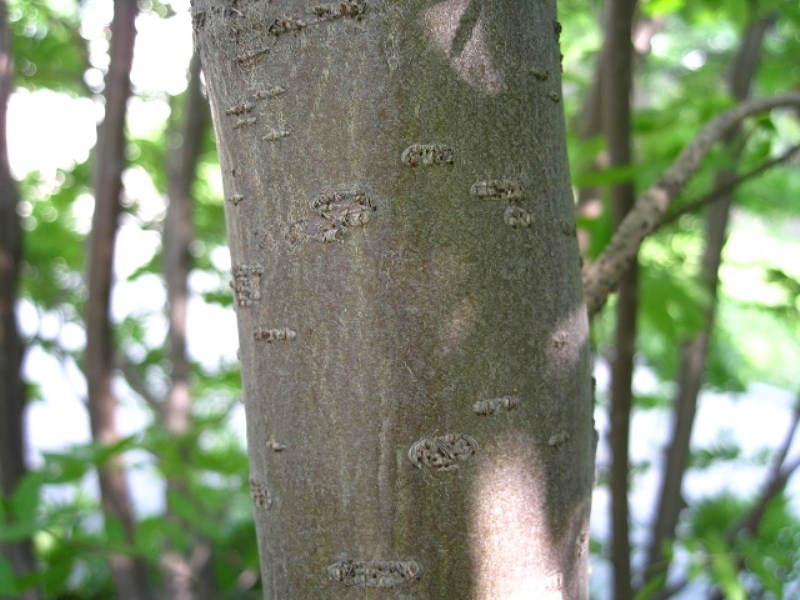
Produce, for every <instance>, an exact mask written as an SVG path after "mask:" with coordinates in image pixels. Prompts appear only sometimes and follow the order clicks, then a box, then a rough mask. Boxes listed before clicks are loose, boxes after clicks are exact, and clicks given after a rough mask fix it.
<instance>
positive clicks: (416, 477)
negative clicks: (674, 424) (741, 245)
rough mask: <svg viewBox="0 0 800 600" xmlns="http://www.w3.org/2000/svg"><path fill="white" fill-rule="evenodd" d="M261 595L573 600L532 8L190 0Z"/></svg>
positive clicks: (569, 312) (564, 425)
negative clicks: (221, 203)
mask: <svg viewBox="0 0 800 600" xmlns="http://www.w3.org/2000/svg"><path fill="white" fill-rule="evenodd" d="M193 20H194V27H195V32H196V41H197V44H198V48H199V50H200V52H201V57H202V62H203V65H204V70H205V74H206V80H207V83H208V86H209V96H210V99H211V103H212V114H213V117H214V122H215V129H216V135H217V142H218V147H219V152H220V159H221V165H222V169H223V180H224V185H225V190H226V200H228V201H227V202H226V217H227V224H228V234H229V240H230V246H231V258H232V264H233V278H234V280H233V283H232V285H233V288H234V293H235V297H236V298H235V299H236V305H237V312H238V322H239V337H240V345H241V349H240V355H241V361H242V370H243V378H244V388H245V399H246V410H247V424H248V445H249V455H250V461H251V474H250V476H251V491H252V496H253V501H254V504H255V509H256V522H257V531H258V537H259V547H260V552H261V571H262V577H263V584H264V594H265V598H268V599H279V598H337V599H338V598H359V599H361V598H364V594H365V590H364V589H361V588H373V587H379V588H386V589H385V590H384V594H383V595H382V596H381V597H386V598H401V597H408V594H413V595H414V597H420V598H437V599H445V598H447V599H450V598H475V599H486V600H488V599H490V598H491V599H493V600H494V599H501V598H531V597H536V598H570V599H572V598H586V597H588V585H587V550H588V547H587V546H588V535H589V530H588V517H589V508H590V500H591V492H592V482H593V433H592V425H591V422H592V402H591V378H590V372H589V359H588V348H587V341H588V338H587V318H586V309H585V304H584V300H583V292H582V288H581V279H580V270H579V254H578V247H577V243H576V240H575V237H574V217H573V213H574V208H573V201H572V195H571V191H570V183H569V173H568V168H567V161H566V151H565V132H564V119H563V111H562V107H561V104H560V98H561V96H560V93H561V86H560V66H559V50H558V42H557V40H558V34H559V31H560V26H559V24H558V23H557V22H556V20H555V3H554V2H536V3H532V2H523V1H521V0H513V1H512V0H502V1H500V0H484V1H482V2H479V1H476V0H473V1H468V0H446V1H444V2H439V3H435V4H432V3H430V2H407V3H394V2H370V3H368V4H367V3H364V2H333V3H329V2H327V3H321V4H319V5H318V6H313V7H312V6H310V5H309V3H307V2H300V1H298V0H294V1H282V2H279V1H275V2H271V3H265V2H250V3H245V2H242V1H239V2H227V1H213V0H197V1H196V2H195V6H194V12H193Z"/></svg>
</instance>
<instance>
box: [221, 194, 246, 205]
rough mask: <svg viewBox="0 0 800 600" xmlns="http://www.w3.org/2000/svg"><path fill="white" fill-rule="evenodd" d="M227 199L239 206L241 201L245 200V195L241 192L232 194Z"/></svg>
mask: <svg viewBox="0 0 800 600" xmlns="http://www.w3.org/2000/svg"><path fill="white" fill-rule="evenodd" d="M225 200H227V201H228V202H230V203H231V204H233V205H234V206H239V202H241V201H242V200H244V196H242V195H241V194H231V195H230V196H228V197H227V198H225Z"/></svg>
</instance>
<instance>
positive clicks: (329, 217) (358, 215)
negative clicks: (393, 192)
mask: <svg viewBox="0 0 800 600" xmlns="http://www.w3.org/2000/svg"><path fill="white" fill-rule="evenodd" d="M308 208H309V209H310V210H311V211H312V213H313V216H312V218H310V219H301V220H299V221H295V222H294V223H292V224H291V225H289V229H288V231H287V234H286V239H287V241H289V243H290V244H293V245H294V244H300V243H306V242H309V241H317V242H323V243H325V242H335V241H339V240H342V239H343V238H344V236H345V234H346V233H347V232H348V230H349V229H351V228H353V227H364V226H365V225H366V224H367V223H368V222H369V220H370V213H372V212H374V211H375V210H376V207H375V205H373V204H372V199H371V198H370V197H369V196H368V195H367V192H366V191H364V190H363V189H362V188H360V187H359V188H356V189H355V190H353V191H350V190H339V191H334V192H329V193H326V194H321V195H319V196H315V197H314V198H312V199H311V200H310V201H309V203H308Z"/></svg>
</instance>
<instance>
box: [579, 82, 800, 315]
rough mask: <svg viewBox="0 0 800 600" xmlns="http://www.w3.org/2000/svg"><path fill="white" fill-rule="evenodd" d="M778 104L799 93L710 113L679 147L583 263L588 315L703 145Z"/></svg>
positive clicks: (798, 99) (693, 166)
mask: <svg viewBox="0 0 800 600" xmlns="http://www.w3.org/2000/svg"><path fill="white" fill-rule="evenodd" d="M782 106H800V92H793V93H790V94H784V95H781V96H775V97H773V98H761V99H757V100H750V101H746V102H742V103H741V104H739V105H737V106H735V107H734V108H731V109H730V110H728V111H725V112H724V113H722V114H720V115H719V116H717V117H715V118H714V119H712V120H711V121H710V122H709V123H708V124H707V125H706V126H705V127H704V128H703V129H702V130H701V131H700V133H699V134H698V135H697V136H696V137H695V138H694V139H693V140H692V141H691V142H690V143H689V144H688V145H687V146H686V147H685V148H684V149H683V151H682V152H681V153H680V155H679V156H678V157H677V158H676V159H675V161H674V162H673V163H672V165H671V166H670V167H669V168H668V169H667V171H666V172H665V173H664V175H663V176H662V177H661V179H659V180H658V182H656V183H655V184H653V185H652V186H650V187H649V188H648V189H647V190H646V191H645V192H644V193H643V194H642V195H641V196H640V197H639V199H638V201H637V202H636V206H635V207H634V209H633V210H632V211H631V212H630V213H629V214H628V216H627V217H626V218H625V220H624V221H623V222H622V224H621V225H620V227H619V228H618V229H617V231H616V233H615V234H614V236H613V237H612V238H611V241H610V242H609V244H608V246H606V248H605V250H603V253H602V254H601V255H600V257H599V258H598V259H597V260H596V261H595V262H594V263H592V264H591V265H587V266H586V267H584V271H583V284H584V289H585V293H586V305H587V309H588V311H589V316H590V317H591V316H594V315H595V314H596V313H597V312H598V311H599V310H600V309H601V308H602V307H603V305H604V304H605V302H606V299H607V298H608V295H609V294H610V293H611V291H612V290H613V289H614V288H616V286H617V284H618V282H619V279H620V277H621V276H622V274H623V273H624V272H625V271H626V270H627V267H628V262H629V261H630V260H631V258H632V257H633V256H635V254H636V252H637V251H638V249H639V246H640V245H641V243H642V240H643V239H644V238H645V237H646V236H648V235H649V234H650V233H652V232H653V230H654V229H655V228H656V226H657V225H658V224H659V223H660V222H661V219H662V218H663V217H664V214H665V213H666V211H667V208H668V207H669V205H670V203H671V202H672V201H673V200H674V199H675V198H676V197H677V195H678V194H679V193H680V191H681V189H683V187H684V186H685V185H686V182H688V181H689V179H690V178H691V177H692V176H693V175H694V173H695V172H696V171H697V169H698V168H699V166H700V163H701V162H702V161H703V158H705V156H706V154H707V153H708V151H709V149H710V148H711V147H712V146H713V145H714V144H715V143H716V142H717V141H719V140H720V139H721V138H722V137H723V136H724V135H725V134H726V133H727V132H728V131H730V130H731V129H732V128H733V127H735V126H736V125H738V124H739V123H741V122H742V121H743V120H744V119H746V118H747V117H750V116H752V115H755V114H758V113H762V112H765V111H768V110H771V109H773V108H779V107H782Z"/></svg>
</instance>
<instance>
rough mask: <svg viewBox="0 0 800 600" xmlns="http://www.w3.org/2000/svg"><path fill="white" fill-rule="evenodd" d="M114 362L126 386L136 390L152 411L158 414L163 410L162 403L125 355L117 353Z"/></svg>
mask: <svg viewBox="0 0 800 600" xmlns="http://www.w3.org/2000/svg"><path fill="white" fill-rule="evenodd" d="M116 363H117V368H118V369H119V370H120V372H121V373H122V376H123V377H124V378H125V383H127V384H128V387H130V388H131V389H132V390H133V391H134V392H136V393H137V394H138V395H139V396H140V397H141V398H142V400H144V401H145V402H146V403H147V405H148V406H149V407H150V408H151V409H153V411H155V412H156V413H157V414H159V415H160V414H161V413H162V411H163V405H164V403H163V402H162V401H161V400H160V399H159V398H156V396H155V395H154V394H153V393H152V392H151V391H150V389H149V388H148V386H147V384H146V383H145V381H144V379H142V377H141V375H139V373H138V371H136V369H135V368H134V367H133V365H132V364H131V363H130V361H129V360H128V359H127V357H125V356H122V355H121V354H118V355H117V360H116Z"/></svg>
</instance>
